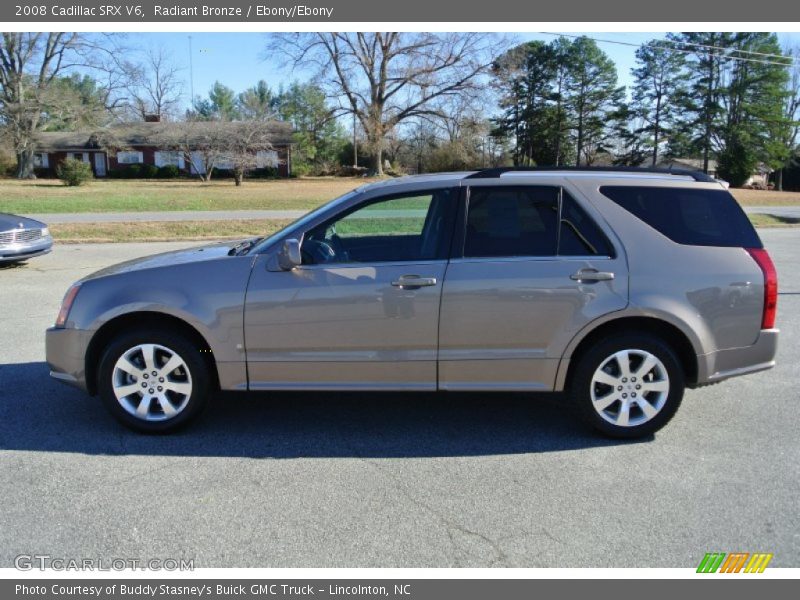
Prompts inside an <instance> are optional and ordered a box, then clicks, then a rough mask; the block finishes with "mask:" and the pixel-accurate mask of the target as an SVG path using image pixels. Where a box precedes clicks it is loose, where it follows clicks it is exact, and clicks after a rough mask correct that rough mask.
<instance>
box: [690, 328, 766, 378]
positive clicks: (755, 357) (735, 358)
mask: <svg viewBox="0 0 800 600" xmlns="http://www.w3.org/2000/svg"><path fill="white" fill-rule="evenodd" d="M778 334H779V330H778V329H762V330H761V333H760V334H759V336H758V339H757V340H756V343H755V344H753V345H752V346H745V347H743V348H730V349H727V350H718V351H717V352H710V353H709V354H703V355H701V356H698V357H697V358H698V365H697V384H698V385H705V384H710V383H717V382H719V381H723V380H725V379H729V378H731V377H738V376H740V375H748V374H750V373H757V372H758V371H765V370H767V369H771V368H772V367H774V366H775V355H776V354H777V352H778Z"/></svg>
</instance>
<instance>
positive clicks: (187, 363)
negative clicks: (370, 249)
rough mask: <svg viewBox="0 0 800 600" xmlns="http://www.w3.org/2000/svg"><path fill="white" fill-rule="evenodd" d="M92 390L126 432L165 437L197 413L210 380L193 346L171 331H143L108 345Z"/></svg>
mask: <svg viewBox="0 0 800 600" xmlns="http://www.w3.org/2000/svg"><path fill="white" fill-rule="evenodd" d="M97 389H98V392H99V395H100V399H101V400H102V402H103V404H104V405H105V406H106V408H107V409H108V411H109V412H110V413H111V414H112V415H113V416H114V418H116V419H117V420H118V421H119V422H120V423H122V424H123V425H125V426H126V427H129V428H131V429H134V430H136V431H140V432H143V433H167V432H171V431H175V430H176V429H179V428H180V427H183V426H184V425H186V424H187V423H188V422H189V421H191V420H192V419H194V418H195V417H197V416H198V415H199V414H200V413H201V412H202V410H203V409H204V408H205V406H206V404H207V403H208V396H209V389H210V377H209V373H208V365H207V364H206V362H205V361H204V360H203V357H202V355H201V354H200V350H199V348H198V347H197V344H195V343H193V342H192V341H190V340H188V339H187V338H186V337H184V336H182V335H180V334H179V333H175V332H172V331H164V330H159V329H144V330H140V331H135V332H127V333H122V334H120V335H118V336H117V337H115V338H114V339H113V340H112V341H111V343H110V344H109V345H108V347H107V348H106V350H105V352H104V353H103V357H102V359H101V361H100V367H99V369H98V380H97Z"/></svg>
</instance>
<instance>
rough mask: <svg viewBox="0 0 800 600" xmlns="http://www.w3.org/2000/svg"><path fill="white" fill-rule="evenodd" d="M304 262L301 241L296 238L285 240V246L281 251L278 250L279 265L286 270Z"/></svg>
mask: <svg viewBox="0 0 800 600" xmlns="http://www.w3.org/2000/svg"><path fill="white" fill-rule="evenodd" d="M302 263H303V257H302V255H301V254H300V241H299V240H297V239H295V238H289V239H288V240H284V241H283V247H282V248H281V250H280V252H278V266H280V268H281V269H283V270H284V271H291V270H292V269H294V268H295V267H298V266H300V265H301V264H302Z"/></svg>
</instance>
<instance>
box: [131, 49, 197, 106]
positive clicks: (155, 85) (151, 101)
mask: <svg viewBox="0 0 800 600" xmlns="http://www.w3.org/2000/svg"><path fill="white" fill-rule="evenodd" d="M180 72H181V69H180V68H179V67H177V66H176V65H175V63H174V62H173V61H172V55H171V54H170V53H169V51H167V50H166V49H165V48H163V47H161V46H158V47H155V48H150V49H149V50H147V51H146V52H145V54H144V58H143V60H142V62H141V63H138V64H130V65H128V84H127V89H128V94H129V97H130V99H129V102H130V105H131V108H132V109H133V110H134V111H135V113H136V115H137V117H138V118H140V119H142V120H144V119H145V118H146V117H148V116H149V115H156V116H157V117H158V118H159V120H168V119H169V118H170V117H172V116H174V115H175V113H176V111H177V108H178V106H179V104H180V100H181V96H182V94H183V81H182V79H181V77H180Z"/></svg>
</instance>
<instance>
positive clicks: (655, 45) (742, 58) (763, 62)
mask: <svg viewBox="0 0 800 600" xmlns="http://www.w3.org/2000/svg"><path fill="white" fill-rule="evenodd" d="M539 33H540V34H542V35H552V36H556V37H566V38H571V39H576V40H577V39H580V38H586V39H589V40H592V41H594V42H598V43H600V44H617V45H619V46H630V47H633V48H642V47H645V46H649V47H651V48H661V49H663V50H668V51H670V52H680V53H682V54H694V53H696V50H685V49H682V48H672V47H669V46H664V45H661V44H658V43H652V42H651V43H647V44H636V43H633V42H621V41H619V40H604V39H601V38H593V37H590V36H587V35H570V34H566V33H552V32H550V31H540V32H539ZM664 41H665V42H669V41H670V40H664ZM709 48H717V47H716V46H709ZM717 49H719V50H724V51H726V52H728V51H735V52H739V50H737V49H736V48H717ZM719 58H720V59H723V60H732V61H740V62H750V63H756V64H761V65H777V66H779V67H791V66H792V65H797V64H800V62H798V61H797V59H795V58H794V57H791V56H785V57H783V60H786V61H789V62H778V61H767V60H761V59H758V58H748V57H746V56H720V57H719Z"/></svg>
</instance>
